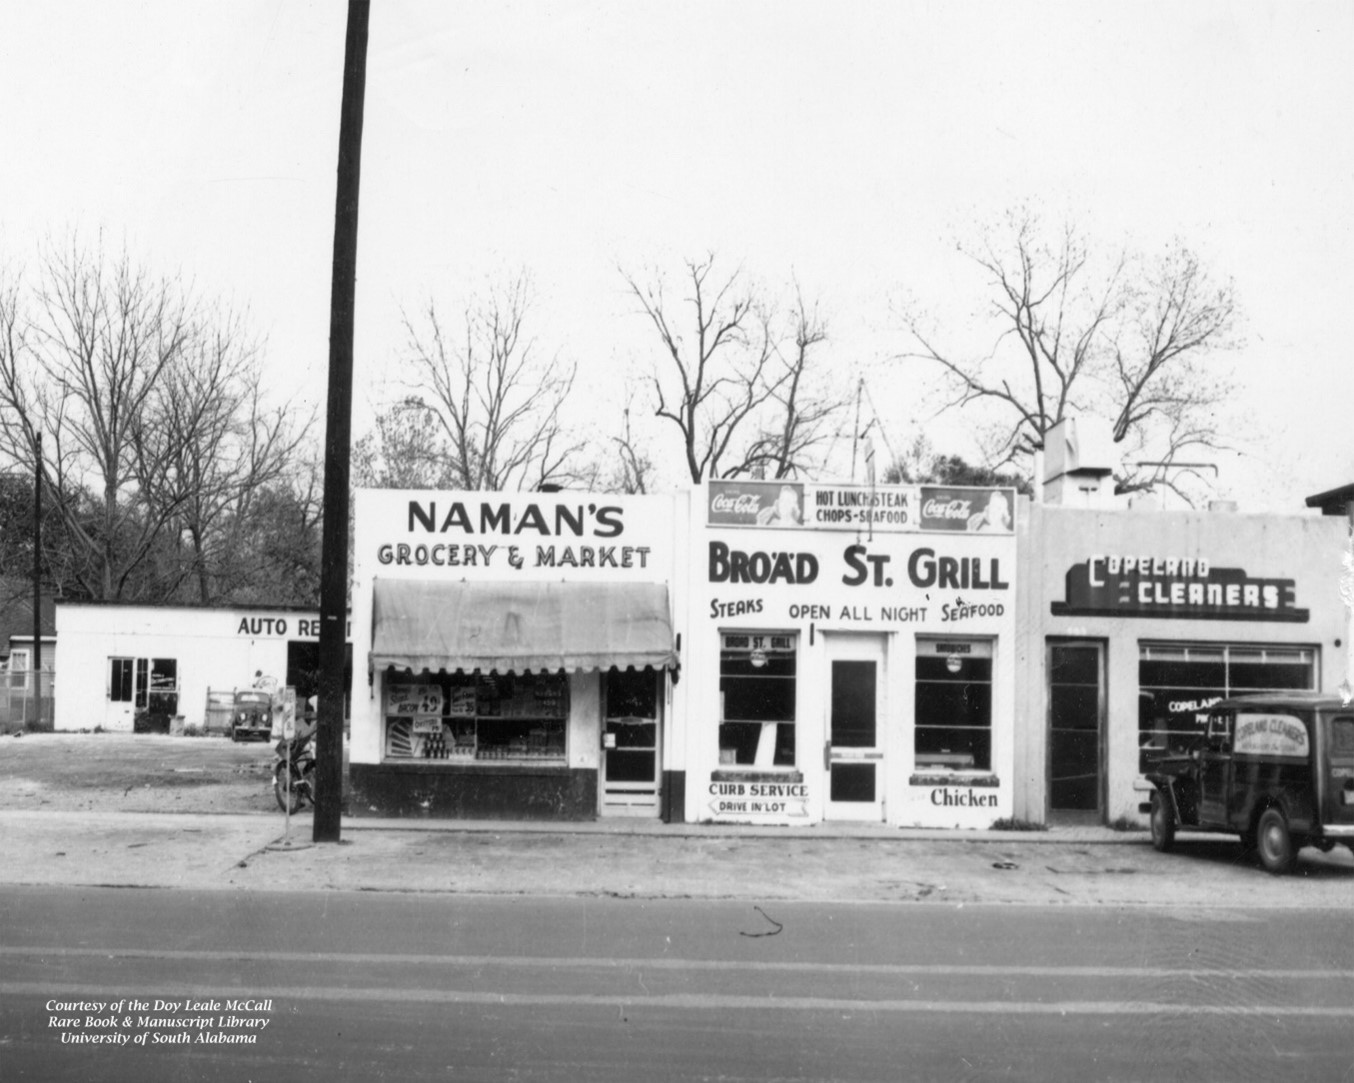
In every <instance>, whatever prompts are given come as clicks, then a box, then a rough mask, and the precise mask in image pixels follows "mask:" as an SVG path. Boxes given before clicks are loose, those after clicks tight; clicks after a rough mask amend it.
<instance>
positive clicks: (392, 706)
mask: <svg viewBox="0 0 1354 1083" xmlns="http://www.w3.org/2000/svg"><path fill="white" fill-rule="evenodd" d="M568 718H569V682H568V678H567V677H566V676H565V675H564V674H562V673H521V674H512V673H509V674H503V675H499V674H491V675H467V674H457V675H456V676H441V677H436V678H433V677H430V676H429V675H427V674H424V675H423V676H422V677H420V678H415V677H406V678H402V677H397V676H394V675H392V676H390V677H389V678H388V679H387V683H386V689H385V721H386V741H385V755H386V758H387V759H394V760H402V759H424V760H448V761H453V762H458V763H481V762H487V761H493V762H503V761H517V762H524V763H535V764H540V763H550V762H555V763H561V764H562V763H564V762H565V732H566V729H567V723H568Z"/></svg>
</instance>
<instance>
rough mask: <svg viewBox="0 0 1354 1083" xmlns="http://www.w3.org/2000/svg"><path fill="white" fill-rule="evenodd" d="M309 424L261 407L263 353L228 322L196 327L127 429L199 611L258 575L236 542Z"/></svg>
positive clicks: (238, 325) (141, 479) (140, 476)
mask: <svg viewBox="0 0 1354 1083" xmlns="http://www.w3.org/2000/svg"><path fill="white" fill-rule="evenodd" d="M312 423H313V417H302V418H293V416H292V408H291V406H290V405H289V404H283V405H281V406H278V407H273V408H269V407H268V406H266V405H265V404H264V401H263V393H262V368H261V363H260V352H259V346H258V344H257V343H256V342H254V341H253V340H252V339H251V338H250V337H249V335H248V332H247V331H246V329H245V326H244V321H243V319H242V318H241V317H240V316H238V315H236V314H234V313H230V312H226V311H216V312H214V313H212V314H211V318H210V319H206V320H203V321H202V322H200V323H199V325H198V326H196V327H195V328H194V329H193V331H192V332H191V334H190V335H189V336H188V338H187V341H186V342H185V344H184V348H183V349H182V351H181V352H180V353H179V355H178V357H177V358H176V359H175V360H174V362H173V363H172V364H171V365H170V366H168V367H167V369H166V370H165V372H164V374H163V376H162V378H161V379H160V380H159V381H158V382H157V383H156V385H155V387H154V389H153V391H152V394H151V395H150V397H149V399H148V401H147V404H146V409H145V410H144V411H143V412H142V414H141V415H140V416H139V417H138V418H137V419H136V422H135V424H134V426H133V436H134V441H135V445H136V452H137V453H136V457H135V459H136V464H137V483H138V485H139V487H140V490H141V493H142V495H143V498H144V499H145V500H146V501H147V503H148V504H149V505H150V506H151V507H152V508H153V509H157V510H158V509H161V508H163V509H164V510H165V513H166V515H165V518H166V520H167V521H168V522H169V523H170V524H171V525H172V528H173V530H174V531H175V532H176V534H177V533H181V534H182V536H183V538H184V540H185V542H186V544H187V548H188V558H187V560H185V561H184V562H183V563H182V565H181V567H180V569H179V574H178V578H179V579H183V578H188V579H191V581H192V583H193V587H194V591H193V593H194V595H195V597H196V600H197V601H198V602H200V603H201V604H202V605H208V604H210V603H211V602H213V601H215V600H217V598H218V596H221V595H226V596H228V595H231V594H233V593H234V592H235V591H237V590H239V589H246V590H247V589H248V586H249V583H250V580H251V579H252V578H253V577H254V575H256V574H257V569H256V568H253V567H251V563H252V562H250V561H246V560H243V559H241V558H242V555H243V554H244V553H245V552H247V551H248V549H249V546H248V544H247V540H246V539H245V538H243V537H242V535H245V534H247V533H248V532H250V531H251V530H252V529H253V527H254V523H253V514H252V513H253V511H254V509H255V505H256V503H257V501H258V500H259V499H260V497H261V496H262V494H264V493H265V492H267V491H269V490H271V489H272V488H273V487H274V486H276V485H278V484H279V483H280V482H282V481H283V480H284V479H286V478H287V477H288V475H289V474H290V473H291V472H292V471H293V470H294V469H295V467H296V460H297V455H298V451H299V449H300V448H301V446H302V444H303V442H304V441H305V440H306V439H307V436H308V433H309V429H310V426H311V424H312ZM164 586H165V588H166V589H167V590H168V591H169V592H171V593H172V592H173V591H174V589H175V588H176V586H177V583H167V584H164Z"/></svg>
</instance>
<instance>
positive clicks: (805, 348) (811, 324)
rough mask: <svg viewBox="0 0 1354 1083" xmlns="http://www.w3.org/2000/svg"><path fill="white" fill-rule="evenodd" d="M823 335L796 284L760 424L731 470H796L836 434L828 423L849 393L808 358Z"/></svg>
mask: <svg viewBox="0 0 1354 1083" xmlns="http://www.w3.org/2000/svg"><path fill="white" fill-rule="evenodd" d="M827 337H828V335H827V324H826V323H825V322H824V321H823V319H822V318H821V316H820V315H819V313H818V308H817V306H816V305H815V306H813V307H812V308H810V307H809V306H808V305H806V304H805V303H804V295H803V292H802V291H801V290H800V289H799V288H798V286H797V285H796V288H795V307H794V310H793V312H792V315H791V334H790V336H789V342H788V343H787V344H786V346H785V347H781V346H777V349H776V362H777V364H778V365H780V366H781V370H780V371H779V372H777V373H776V376H777V377H778V378H777V379H776V389H775V390H774V391H773V392H772V393H771V404H770V405H771V407H772V408H771V409H770V410H769V411H768V420H767V422H766V424H765V427H764V428H763V429H762V431H761V433H760V434H759V435H758V437H757V438H756V439H755V440H754V441H753V442H752V443H751V445H749V447H748V450H747V452H746V453H745V455H744V456H743V463H742V464H741V465H740V467H739V468H738V470H736V471H735V472H734V473H742V472H748V471H752V472H759V473H762V474H765V475H769V476H771V477H773V478H786V477H793V476H798V475H800V474H802V473H806V472H808V471H809V470H811V469H812V467H813V466H814V465H815V463H816V461H817V459H818V455H817V452H818V450H819V449H820V447H821V446H822V445H823V444H825V443H828V442H829V441H831V439H832V438H833V437H834V436H835V435H836V433H835V431H834V430H833V427H832V424H831V423H832V421H833V420H834V419H835V418H836V416H837V415H838V414H840V413H841V412H842V411H843V410H844V409H845V407H846V406H847V403H848V401H849V396H848V395H846V394H843V393H842V392H841V391H838V392H837V393H836V394H834V393H832V392H831V391H829V390H828V389H827V388H825V387H823V386H821V385H822V381H821V380H820V379H818V377H819V376H820V375H821V373H820V372H819V371H818V369H817V366H815V365H812V364H811V363H810V360H811V355H812V354H813V351H814V349H815V347H817V346H820V345H821V344H822V343H824V342H826V341H827Z"/></svg>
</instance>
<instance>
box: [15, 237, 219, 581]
mask: <svg viewBox="0 0 1354 1083" xmlns="http://www.w3.org/2000/svg"><path fill="white" fill-rule="evenodd" d="M34 305H35V313H34V315H33V316H31V317H30V316H28V315H26V314H25V313H24V311H23V299H22V297H21V295H20V292H19V289H18V287H17V284H15V285H12V286H10V287H9V288H8V289H6V290H5V291H2V292H0V307H2V308H3V311H0V328H3V329H4V332H5V335H6V338H5V346H4V347H3V348H0V444H3V451H4V452H5V453H6V454H7V456H8V457H9V458H10V459H11V460H12V461H15V462H18V463H21V464H23V465H24V466H25V467H26V468H29V469H31V468H32V466H33V463H34V458H35V454H34V449H35V446H36V444H37V436H38V434H39V433H41V434H42V437H43V440H42V454H43V467H44V474H45V480H46V483H47V484H46V486H45V493H46V494H47V496H48V497H49V499H51V500H52V501H53V504H54V507H55V508H56V509H57V510H58V512H59V513H60V516H61V519H62V521H63V523H64V524H65V527H66V530H67V533H68V536H69V538H70V540H71V543H72V545H74V546H75V547H76V548H77V550H78V551H79V555H80V557H81V558H82V559H81V561H80V564H79V566H78V567H77V568H76V575H77V577H78V578H79V579H80V581H81V585H82V587H83V589H84V591H85V592H87V593H88V594H89V595H90V596H92V597H96V598H105V599H112V598H118V597H121V596H122V592H123V590H124V588H125V586H126V584H127V581H128V577H129V576H130V575H131V574H132V573H133V572H134V571H135V570H136V569H137V568H138V567H139V566H140V565H141V563H142V562H143V561H144V560H145V559H146V557H147V555H148V554H149V553H150V550H151V548H152V546H153V544H154V542H155V540H156V538H157V536H158V535H159V533H160V531H161V530H162V529H163V527H164V525H165V523H166V522H167V520H168V519H169V518H170V517H172V516H173V515H174V514H175V513H176V512H177V510H178V508H177V505H176V504H175V503H174V502H173V501H164V502H161V503H160V504H158V505H157V506H155V507H150V506H148V505H147V503H146V501H145V500H144V499H143V494H142V493H141V492H140V491H139V490H138V487H137V480H138V478H139V477H144V476H147V474H148V473H149V470H148V468H147V465H146V464H144V463H141V462H139V461H138V455H139V453H140V449H139V447H138V442H137V438H136V437H137V432H138V426H139V424H140V420H141V418H142V417H143V414H144V412H145V410H146V408H147V403H148V402H149V401H150V399H151V396H152V395H153V394H154V392H155V389H156V387H157V386H158V384H159V383H160V381H161V379H162V378H163V376H164V373H165V371H166V370H167V369H168V367H169V366H170V365H171V364H172V363H173V362H174V360H175V359H176V358H177V357H178V355H179V354H180V352H181V351H182V350H183V348H184V345H185V342H186V341H187V339H188V337H189V335H190V334H191V332H192V306H191V304H190V303H189V301H188V299H187V298H186V296H185V294H184V292H183V290H182V289H181V288H180V286H179V284H178V283H177V282H173V281H167V280H160V279H155V278H153V277H152V276H151V275H150V274H149V273H148V272H146V271H144V270H142V269H140V268H138V267H135V266H134V265H133V264H132V262H131V260H130V258H129V257H128V256H127V255H126V254H125V253H124V254H123V255H121V256H120V257H117V258H109V257H106V256H105V254H104V252H103V250H102V248H101V247H97V248H95V249H94V250H92V251H91V250H87V249H85V248H83V247H81V246H80V244H79V243H78V242H77V241H75V240H72V241H71V242H70V243H69V244H68V245H67V246H65V247H62V248H57V247H49V248H48V249H47V251H46V253H45V257H44V259H43V265H42V268H41V273H40V276H39V282H38V285H37V288H36V290H35V298H34Z"/></svg>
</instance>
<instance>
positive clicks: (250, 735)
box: [230, 692, 273, 741]
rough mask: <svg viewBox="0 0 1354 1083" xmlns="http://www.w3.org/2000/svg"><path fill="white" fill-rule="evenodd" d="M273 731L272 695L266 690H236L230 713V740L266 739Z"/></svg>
mask: <svg viewBox="0 0 1354 1083" xmlns="http://www.w3.org/2000/svg"><path fill="white" fill-rule="evenodd" d="M272 732H273V697H272V696H270V695H269V694H268V693H267V692H236V693H235V704H234V706H233V707H232V708H231V715H230V739H231V740H232V741H266V740H268V739H269V738H270V737H271V736H272Z"/></svg>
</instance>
